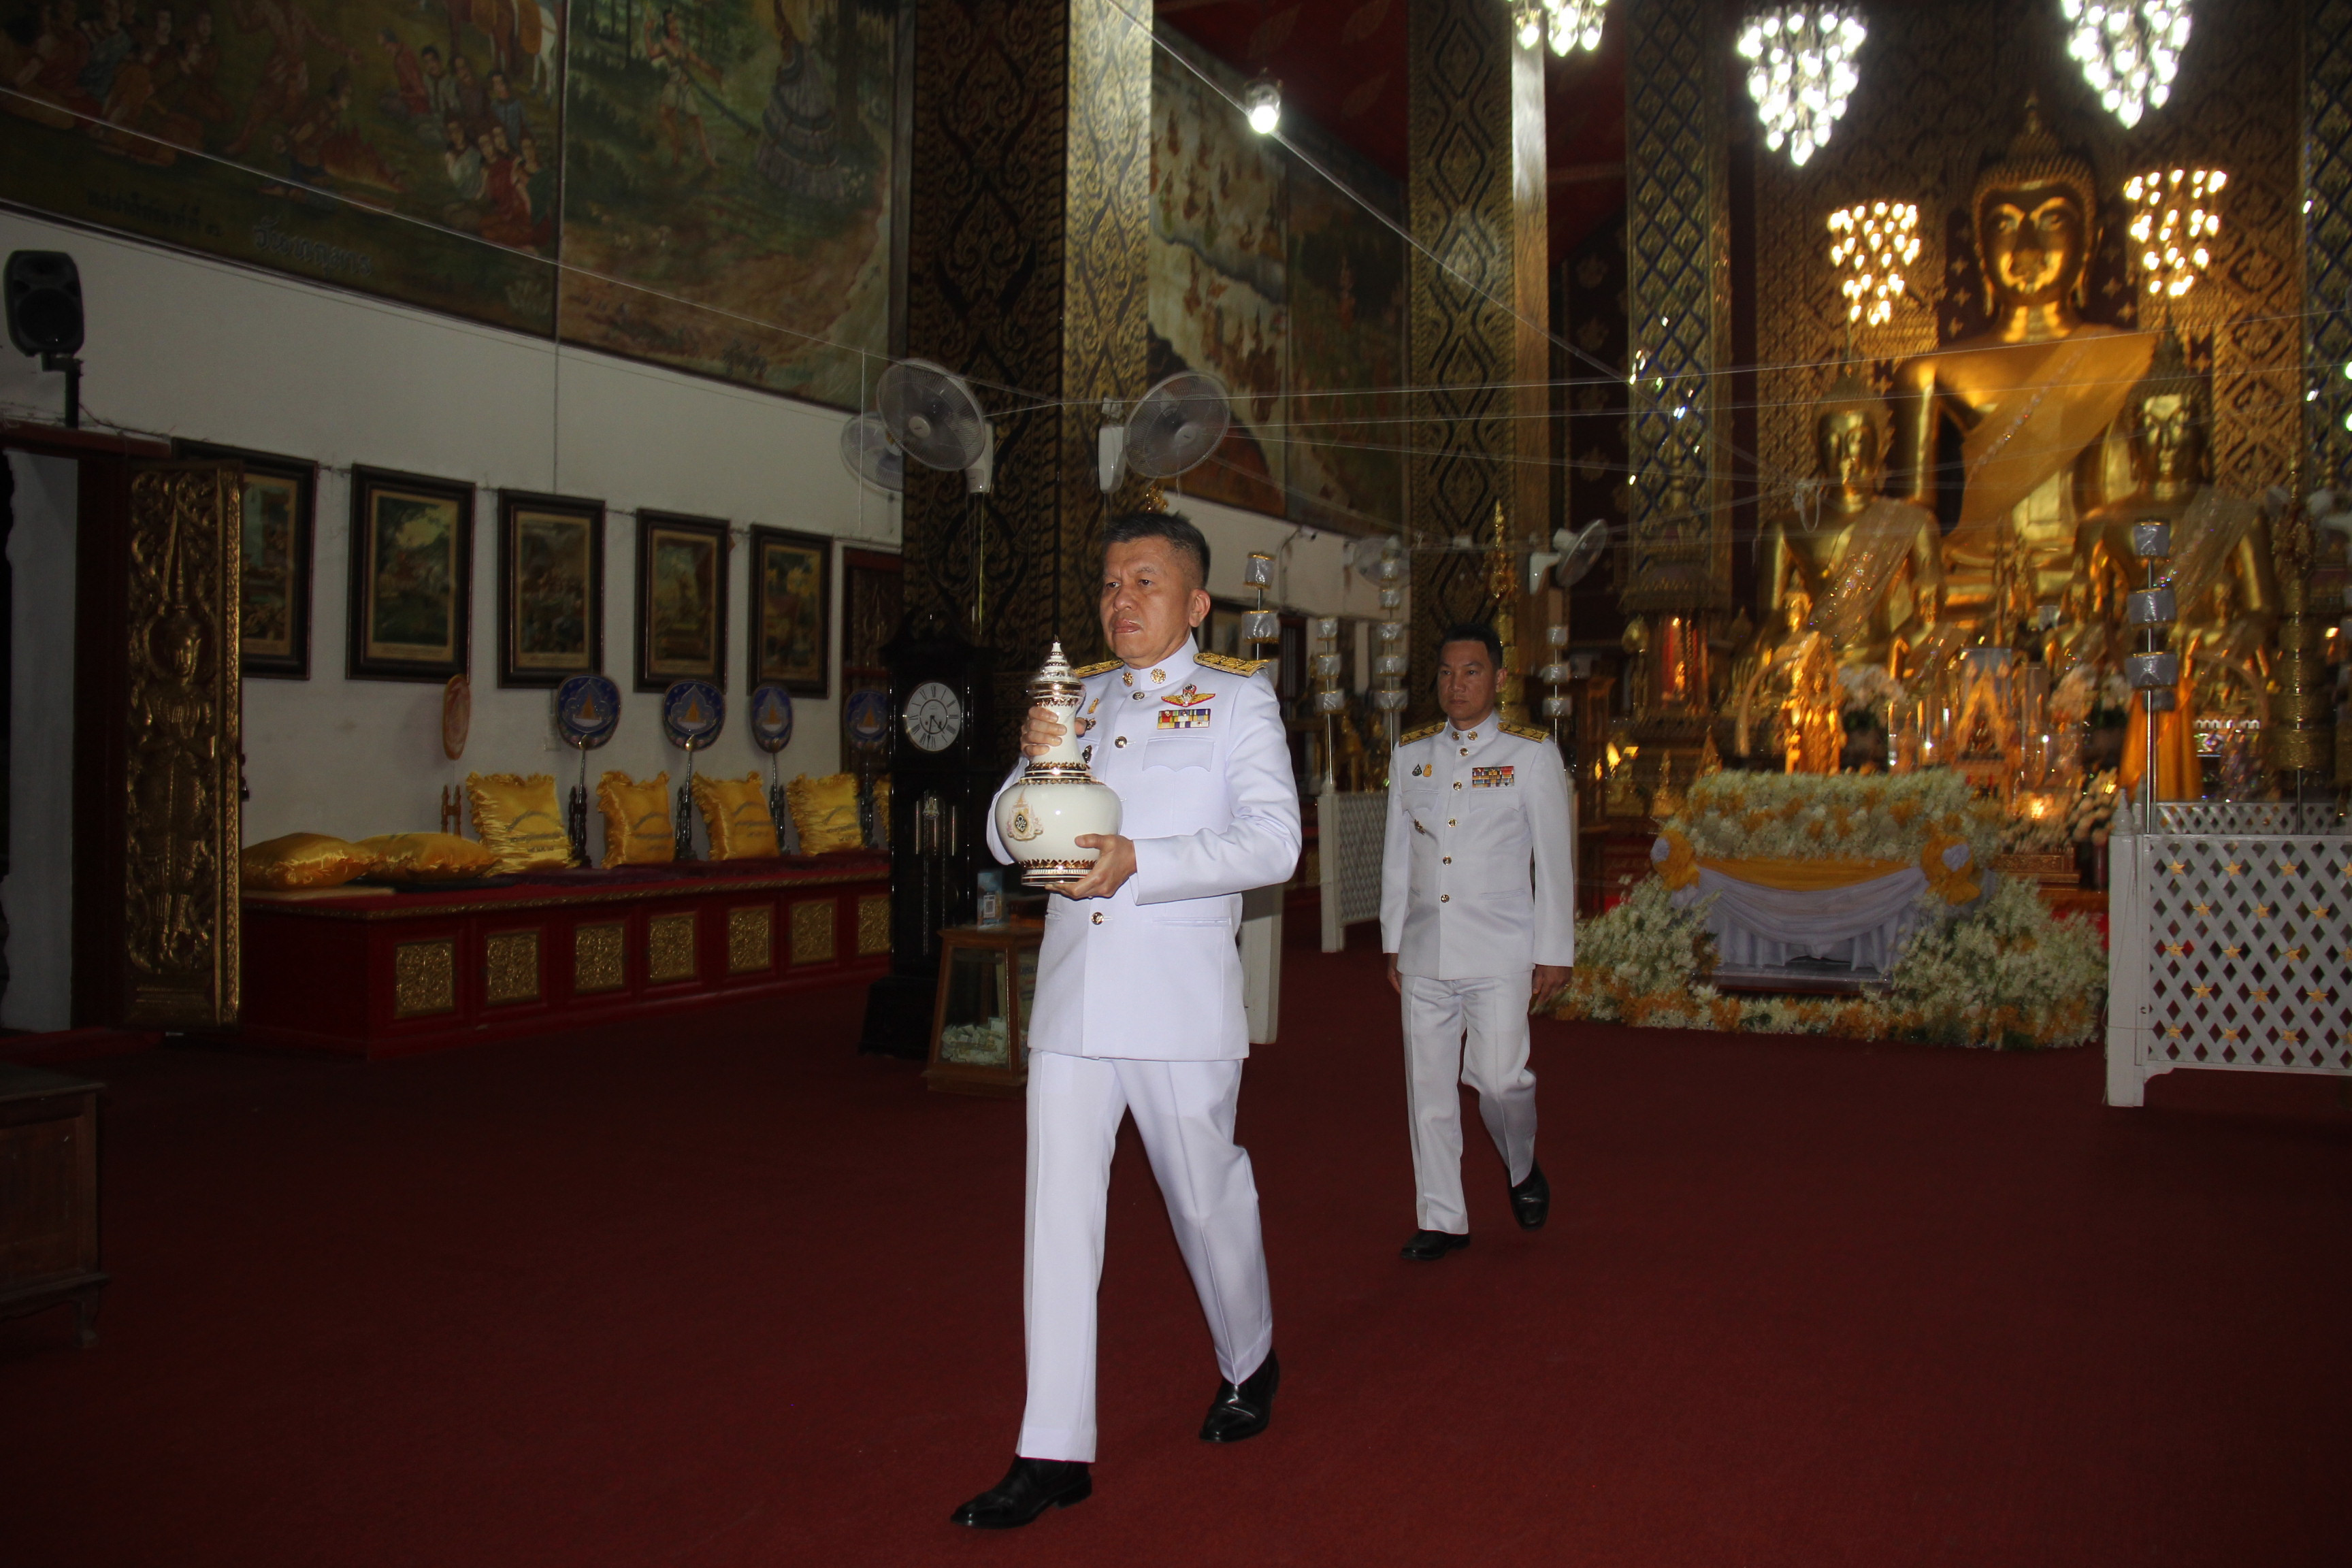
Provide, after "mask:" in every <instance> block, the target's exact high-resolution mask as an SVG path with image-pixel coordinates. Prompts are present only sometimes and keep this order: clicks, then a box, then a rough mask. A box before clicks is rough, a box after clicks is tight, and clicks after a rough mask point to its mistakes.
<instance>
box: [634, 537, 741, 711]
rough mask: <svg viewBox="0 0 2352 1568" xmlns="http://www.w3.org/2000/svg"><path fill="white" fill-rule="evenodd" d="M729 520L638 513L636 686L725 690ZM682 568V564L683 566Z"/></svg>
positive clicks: (650, 689) (650, 688)
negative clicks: (683, 684) (688, 683)
mask: <svg viewBox="0 0 2352 1568" xmlns="http://www.w3.org/2000/svg"><path fill="white" fill-rule="evenodd" d="M729 545H730V538H729V525H728V524H727V523H726V522H725V521H722V520H720V519H717V518H708V517H684V516H680V515H678V514H677V513H675V512H666V511H641V512H639V513H637V578H636V585H637V625H636V658H635V664H636V689H638V690H639V691H667V690H668V689H670V688H671V687H672V686H673V685H675V684H677V682H678V681H681V680H707V681H709V682H710V683H711V684H712V685H713V686H716V687H717V688H719V689H720V690H721V691H724V690H726V689H727V556H728V547H729ZM681 568H683V570H681ZM689 597H690V598H691V600H692V604H691V605H690V606H689V605H686V604H685V603H684V602H683V601H685V600H686V599H688V598H689Z"/></svg>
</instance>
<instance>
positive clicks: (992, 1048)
mask: <svg viewBox="0 0 2352 1568" xmlns="http://www.w3.org/2000/svg"><path fill="white" fill-rule="evenodd" d="M1044 940H1045V922H1044V921H1023V920H1017V919H1016V920H1015V921H1013V922H1012V923H1011V924H1008V925H999V926H950V927H949V928H948V929H947V930H945V931H941V932H940V990H939V997H938V1001H937V1003H936V1004H935V1005H934V1007H933V1010H932V1014H931V1053H930V1063H929V1066H928V1067H927V1068H924V1071H923V1077H924V1079H925V1080H926V1081H927V1082H929V1085H930V1087H931V1088H933V1089H942V1090H945V1091H947V1092H950V1093H953V1094H1018V1093H1020V1092H1021V1090H1022V1089H1023V1088H1024V1086H1025V1085H1026V1084H1027V1083H1028V1081H1029V1039H1028V1036H1029V1006H1030V1003H1031V1002H1032V1001H1033V1000H1034V998H1035V996H1036V994H1037V952H1038V947H1039V944H1040V943H1041V942H1043V941H1044Z"/></svg>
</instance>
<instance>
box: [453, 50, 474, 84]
mask: <svg viewBox="0 0 2352 1568" xmlns="http://www.w3.org/2000/svg"><path fill="white" fill-rule="evenodd" d="M455 69H456V71H457V79H458V80H459V81H462V82H471V81H472V80H473V79H474V65H473V62H472V61H471V60H468V59H467V58H466V57H465V56H463V55H459V56H458V57H457V65H456V67H455Z"/></svg>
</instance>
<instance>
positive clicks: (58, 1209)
mask: <svg viewBox="0 0 2352 1568" xmlns="http://www.w3.org/2000/svg"><path fill="white" fill-rule="evenodd" d="M104 1087H105V1086H104V1085H102V1084H98V1083H93V1082H91V1081H90V1080H89V1079H80V1078H69V1077H68V1076H66V1075H65V1074H63V1073H54V1072H44V1071H42V1070H41V1069H40V1068H25V1067H11V1066H9V1065H7V1064H5V1063H0V1318H13V1317H16V1316H18V1315H19V1314H21V1313H25V1312H37V1311H39V1310H41V1309H42V1308H44V1307H54V1306H58V1305H60V1304H62V1303H65V1302H71V1303H72V1304H73V1309H74V1339H75V1342H76V1343H77V1344H79V1345H81V1346H83V1347H85V1348H87V1347H88V1346H89V1345H90V1344H92V1343H94V1342H96V1341H97V1339H98V1331H97V1328H96V1326H95V1325H96V1323H97V1321H98V1297H99V1292H100V1290H102V1289H105V1288H106V1276H105V1275H103V1274H101V1273H100V1272H99V1271H98V1096H99V1091H100V1089H102V1088H104Z"/></svg>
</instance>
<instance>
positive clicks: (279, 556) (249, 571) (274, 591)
mask: <svg viewBox="0 0 2352 1568" xmlns="http://www.w3.org/2000/svg"><path fill="white" fill-rule="evenodd" d="M174 450H175V451H176V452H177V454H178V455H179V456H180V457H182V458H189V459H191V460H193V461H197V462H230V463H242V464H244V465H245V521H244V526H243V529H242V534H243V541H244V544H243V552H244V556H245V569H244V574H243V583H244V588H243V592H242V593H241V594H240V595H239V599H240V601H241V602H240V604H239V605H238V611H237V626H238V636H237V647H238V654H239V659H240V663H241V665H242V667H243V669H244V672H245V673H246V674H247V675H257V676H268V677H270V678H273V679H283V680H308V679H310V542H311V512H312V508H313V507H314V506H315V504H316V502H317V498H318V493H319V466H318V465H317V464H316V463H310V462H305V461H303V460H302V459H301V458H280V457H275V456H273V455H271V454H270V453H268V452H246V451H240V450H238V449H237V448H236V447H214V446H208V445H205V443H202V442H197V441H182V442H179V443H177V444H176V446H175V447H174Z"/></svg>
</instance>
